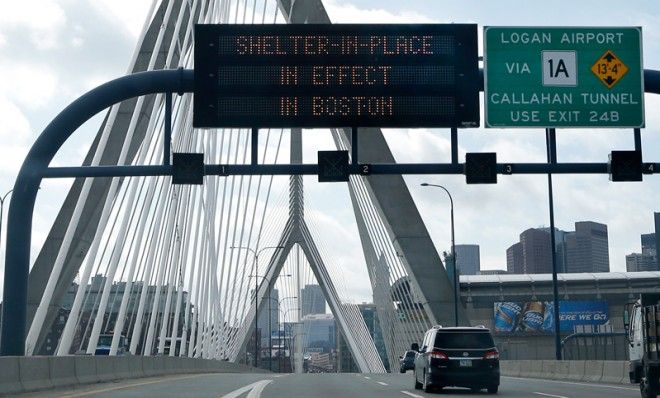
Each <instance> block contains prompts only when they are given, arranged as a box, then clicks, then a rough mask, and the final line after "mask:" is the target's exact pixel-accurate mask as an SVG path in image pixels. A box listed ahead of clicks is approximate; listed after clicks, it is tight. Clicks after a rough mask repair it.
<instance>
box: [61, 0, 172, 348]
mask: <svg viewBox="0 0 660 398" xmlns="http://www.w3.org/2000/svg"><path fill="white" fill-rule="evenodd" d="M172 4H173V3H168V7H167V10H166V12H165V19H167V18H169V15H170V12H171V9H172ZM163 34H164V25H163V26H162V27H161V29H160V31H159V34H158V38H157V40H156V47H157V48H160V44H161V42H162V37H163ZM156 55H157V53H156V52H154V53H152V56H151V59H150V62H149V65H148V67H147V69H148V70H151V69H153V67H154V66H155V62H156ZM170 60H171V56H170V57H169V59H168V61H170ZM143 102H144V97H139V98H138V100H137V103H136V105H135V109H134V111H133V115H132V117H131V121H130V124H129V128H128V131H127V134H126V136H125V140H124V144H123V147H122V150H121V153H120V156H119V160H118V162H117V163H118V164H124V163H125V159H126V156H127V154H128V148H129V147H130V142H131V141H132V137H133V133H134V131H135V129H136V126H137V121H138V118H139V115H140V113H141V108H142V104H143ZM157 106H158V101H155V102H154V108H157ZM152 116H153V114H152ZM153 120H154V118H153V117H152V118H151V120H150V124H151V123H152V121H153ZM141 153H142V154H144V153H146V152H144V151H142V152H141ZM143 161H144V157H141V158H140V159H138V163H142V162H143ZM119 181H120V179H119V178H113V179H112V183H111V186H110V189H109V191H108V195H107V197H106V202H105V204H104V207H103V212H102V215H101V220H100V222H99V225H98V231H103V230H104V228H105V226H106V223H107V218H108V217H109V215H110V211H111V208H112V207H113V201H114V199H115V195H116V194H115V192H116V190H117V185H118V183H119ZM133 186H136V185H133ZM133 192H135V191H133ZM132 195H134V193H133V194H132ZM133 199H134V197H133ZM72 221H73V220H72ZM122 224H123V225H122V226H123V228H122V229H124V231H125V228H126V226H127V223H126V222H124V223H122ZM101 237H102V233H100V232H99V233H97V234H96V237H95V239H94V242H93V245H92V248H91V249H90V252H89V253H88V261H89V262H88V263H89V264H91V262H93V261H94V259H95V257H96V251H97V250H98V245H99V242H100V239H101ZM122 244H123V242H122ZM115 256H117V257H115V258H114V259H112V260H111V264H110V266H109V269H108V271H109V274H110V275H109V276H110V277H109V278H107V280H106V284H105V288H104V289H103V295H102V296H101V301H100V306H99V308H98V311H97V317H96V319H95V322H94V327H93V330H92V334H91V336H90V341H89V344H88V347H87V352H88V353H93V352H94V350H95V348H96V342H97V341H98V336H99V334H100V329H101V327H102V323H103V316H104V314H105V306H106V304H107V298H108V295H109V293H110V289H111V287H112V281H113V276H114V272H115V271H116V266H117V263H118V253H117V252H116V251H115ZM87 270H88V269H86V271H87ZM85 274H87V277H88V272H85ZM86 284H87V279H86V278H85V277H83V278H82V280H81V286H86ZM84 290H85V289H81V290H80V291H79V292H78V294H84ZM79 300H80V299H78V301H79ZM72 315H73V316H74V317H76V316H77V314H76V312H75V311H72ZM67 324H68V326H69V330H66V327H65V333H63V343H64V344H60V346H61V347H62V349H61V350H60V354H62V353H66V352H68V350H67V348H66V347H67V346H69V345H70V340H71V339H72V336H71V334H72V332H73V330H72V326H73V325H75V322H72V319H71V317H70V319H69V320H68V321H67Z"/></svg>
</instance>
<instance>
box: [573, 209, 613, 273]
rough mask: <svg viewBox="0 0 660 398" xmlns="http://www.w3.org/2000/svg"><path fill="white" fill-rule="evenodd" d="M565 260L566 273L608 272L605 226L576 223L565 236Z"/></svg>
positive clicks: (595, 223) (591, 223) (608, 262)
mask: <svg viewBox="0 0 660 398" xmlns="http://www.w3.org/2000/svg"><path fill="white" fill-rule="evenodd" d="M566 258H567V264H566V272H610V256H609V247H608V235H607V225H605V224H600V223H597V222H593V221H580V222H576V223H575V232H573V233H569V234H568V235H567V236H566Z"/></svg>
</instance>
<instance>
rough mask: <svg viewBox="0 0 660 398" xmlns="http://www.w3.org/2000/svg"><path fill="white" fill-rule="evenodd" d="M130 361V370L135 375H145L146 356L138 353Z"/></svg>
mask: <svg viewBox="0 0 660 398" xmlns="http://www.w3.org/2000/svg"><path fill="white" fill-rule="evenodd" d="M127 362H128V370H129V372H130V374H131V375H132V376H133V377H144V366H143V365H144V357H143V356H142V355H136V356H134V357H131V360H130V361H127Z"/></svg>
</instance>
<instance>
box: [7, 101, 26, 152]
mask: <svg viewBox="0 0 660 398" xmlns="http://www.w3.org/2000/svg"><path fill="white" fill-rule="evenodd" d="M0 120H2V125H0V126H2V127H1V128H0V140H2V145H0V149H2V148H4V147H7V146H8V145H15V144H24V143H26V142H27V141H28V140H29V138H30V137H31V135H32V134H31V128H30V122H29V121H28V119H27V117H25V115H24V114H23V112H22V111H21V109H20V108H19V107H18V106H16V105H15V104H14V103H13V102H11V101H10V100H9V99H8V98H6V97H4V96H2V95H1V94H0Z"/></svg>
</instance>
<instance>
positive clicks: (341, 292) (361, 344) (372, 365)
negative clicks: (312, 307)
mask: <svg viewBox="0 0 660 398" xmlns="http://www.w3.org/2000/svg"><path fill="white" fill-rule="evenodd" d="M307 220H308V223H309V224H310V226H311V229H304V230H303V233H307V234H310V235H309V237H308V238H307V239H310V240H312V239H313V240H314V241H315V242H316V243H317V245H319V243H320V246H317V248H318V253H317V255H319V256H321V257H322V258H323V259H325V262H324V263H325V264H326V269H324V270H319V271H322V272H323V271H325V272H327V278H328V279H329V280H330V281H336V282H335V283H333V286H334V287H335V288H337V290H336V291H335V292H334V294H335V295H337V298H338V300H340V302H343V304H341V305H340V309H341V311H342V312H343V313H344V316H345V318H346V321H347V322H348V325H347V326H348V328H347V330H350V332H349V333H350V334H351V335H352V336H345V337H346V338H347V339H351V338H355V339H356V340H357V341H356V342H357V344H356V345H355V346H353V347H352V348H353V349H355V348H358V349H359V350H360V353H355V352H354V354H356V355H362V356H364V358H365V359H366V361H367V365H368V367H369V370H370V371H371V372H384V371H385V368H384V366H383V364H382V361H381V359H380V357H379V356H378V352H377V351H376V347H375V345H374V342H373V339H372V338H371V335H370V334H369V331H368V329H367V328H366V325H365V323H364V319H363V317H362V314H361V313H360V312H359V310H358V308H357V306H355V305H351V304H347V303H346V302H347V301H348V294H347V288H346V282H345V278H344V273H343V269H342V268H341V266H340V264H338V262H337V261H336V260H335V259H333V258H332V257H331V256H329V253H330V251H329V250H327V247H326V246H325V242H324V241H323V240H322V239H320V232H319V231H322V229H320V228H319V227H320V225H319V224H318V223H317V218H316V216H315V215H314V213H313V212H307ZM312 231H314V232H316V233H314V232H312ZM319 261H320V260H319ZM333 265H334V266H333ZM342 297H343V299H342ZM356 359H358V361H359V358H356Z"/></svg>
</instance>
